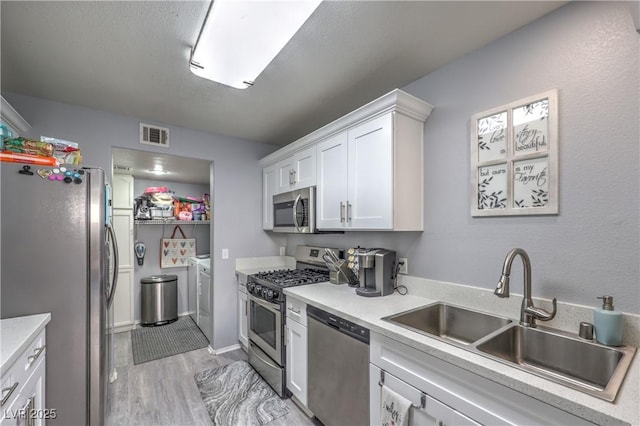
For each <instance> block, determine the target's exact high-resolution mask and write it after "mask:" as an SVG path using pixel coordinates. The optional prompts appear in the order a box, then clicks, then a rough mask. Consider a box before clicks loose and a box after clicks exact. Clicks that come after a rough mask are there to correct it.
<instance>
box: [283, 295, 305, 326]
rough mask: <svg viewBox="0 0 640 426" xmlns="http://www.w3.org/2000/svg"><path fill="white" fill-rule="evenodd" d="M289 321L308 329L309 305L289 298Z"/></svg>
mask: <svg viewBox="0 0 640 426" xmlns="http://www.w3.org/2000/svg"><path fill="white" fill-rule="evenodd" d="M287 319H292V320H294V321H296V322H298V323H300V324H302V325H304V326H305V327H306V326H307V304H306V303H304V302H302V301H300V300H298V299H294V298H293V297H291V296H287Z"/></svg>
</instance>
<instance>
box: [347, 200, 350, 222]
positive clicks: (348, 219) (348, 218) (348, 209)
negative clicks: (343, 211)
mask: <svg viewBox="0 0 640 426" xmlns="http://www.w3.org/2000/svg"><path fill="white" fill-rule="evenodd" d="M347 222H351V203H350V202H349V201H347Z"/></svg>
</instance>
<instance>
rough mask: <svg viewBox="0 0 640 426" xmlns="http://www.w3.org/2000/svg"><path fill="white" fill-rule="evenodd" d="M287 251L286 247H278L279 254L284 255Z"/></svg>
mask: <svg viewBox="0 0 640 426" xmlns="http://www.w3.org/2000/svg"><path fill="white" fill-rule="evenodd" d="M286 253H287V248H286V247H280V256H284V255H285V254H286Z"/></svg>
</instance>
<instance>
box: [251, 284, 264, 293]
mask: <svg viewBox="0 0 640 426" xmlns="http://www.w3.org/2000/svg"><path fill="white" fill-rule="evenodd" d="M261 293H262V286H261V285H260V284H256V287H255V289H254V292H253V294H255V295H259V294H261Z"/></svg>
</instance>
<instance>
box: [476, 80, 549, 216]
mask: <svg viewBox="0 0 640 426" xmlns="http://www.w3.org/2000/svg"><path fill="white" fill-rule="evenodd" d="M558 183H559V179H558V92H557V90H556V89H553V90H549V91H547V92H543V93H539V94H537V95H534V96H529V97H527V98H524V99H519V100H517V101H514V102H511V103H509V104H506V105H502V106H499V107H496V108H492V109H490V110H486V111H482V112H479V113H477V114H474V115H473V116H472V117H471V216H473V217H480V216H525V215H554V214H558Z"/></svg>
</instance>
